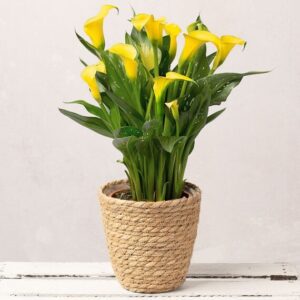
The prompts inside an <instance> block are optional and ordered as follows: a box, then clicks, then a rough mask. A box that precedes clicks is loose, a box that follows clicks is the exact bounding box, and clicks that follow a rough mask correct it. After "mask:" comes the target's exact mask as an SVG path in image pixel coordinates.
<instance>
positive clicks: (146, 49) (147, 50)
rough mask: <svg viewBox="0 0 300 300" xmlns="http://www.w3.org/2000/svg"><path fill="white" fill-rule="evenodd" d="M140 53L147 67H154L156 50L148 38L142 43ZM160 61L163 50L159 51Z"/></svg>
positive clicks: (151, 68)
mask: <svg viewBox="0 0 300 300" xmlns="http://www.w3.org/2000/svg"><path fill="white" fill-rule="evenodd" d="M139 52H140V55H141V59H142V62H143V65H144V66H145V67H146V69H147V70H148V71H150V70H153V69H154V51H153V47H152V45H151V43H150V42H149V41H148V40H146V41H144V42H143V43H141V47H140V51H139ZM157 54H158V62H160V60H161V52H160V51H158V53H157Z"/></svg>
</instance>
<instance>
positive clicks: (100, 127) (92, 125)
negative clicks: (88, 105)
mask: <svg viewBox="0 0 300 300" xmlns="http://www.w3.org/2000/svg"><path fill="white" fill-rule="evenodd" d="M59 111H60V112H61V113H62V114H63V115H65V116H67V117H69V118H70V119H72V120H73V121H75V122H77V123H78V124H80V125H82V126H84V127H87V128H89V129H91V130H93V131H95V132H97V133H99V134H102V135H104V136H107V137H110V138H112V137H113V135H112V133H111V132H110V131H109V129H108V128H107V127H106V125H105V124H104V122H103V121H102V120H101V119H99V118H95V117H86V116H81V115H78V114H76V113H74V112H71V111H68V110H65V109H61V108H60V109H59Z"/></svg>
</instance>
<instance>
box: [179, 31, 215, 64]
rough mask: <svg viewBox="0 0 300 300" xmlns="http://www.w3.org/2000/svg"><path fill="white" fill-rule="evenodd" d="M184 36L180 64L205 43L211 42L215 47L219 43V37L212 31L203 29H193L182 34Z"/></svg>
mask: <svg viewBox="0 0 300 300" xmlns="http://www.w3.org/2000/svg"><path fill="white" fill-rule="evenodd" d="M184 37H185V45H184V48H183V50H182V53H181V56H180V59H179V65H180V66H182V65H183V64H184V63H185V62H186V61H187V60H189V59H190V58H192V57H193V55H194V54H195V53H196V52H197V50H198V49H199V48H200V47H201V46H202V45H204V44H205V43H208V42H211V43H213V44H214V45H215V46H216V47H217V49H218V48H219V45H220V39H219V38H218V37H217V36H216V35H214V34H213V33H211V32H209V31H205V30H194V31H191V32H190V33H189V34H184Z"/></svg>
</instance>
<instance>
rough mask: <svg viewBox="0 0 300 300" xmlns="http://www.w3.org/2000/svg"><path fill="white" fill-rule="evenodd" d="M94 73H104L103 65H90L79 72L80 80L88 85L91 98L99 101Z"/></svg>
mask: <svg viewBox="0 0 300 300" xmlns="http://www.w3.org/2000/svg"><path fill="white" fill-rule="evenodd" d="M96 72H101V73H106V69H105V65H104V63H103V62H102V61H100V62H99V63H98V64H96V65H90V66H87V67H85V68H84V70H83V71H82V72H81V78H82V79H83V80H84V81H85V82H86V83H87V84H88V86H89V88H90V91H91V94H92V96H93V97H94V98H95V100H97V101H101V95H100V91H99V88H98V84H97V81H96V77H95V76H96Z"/></svg>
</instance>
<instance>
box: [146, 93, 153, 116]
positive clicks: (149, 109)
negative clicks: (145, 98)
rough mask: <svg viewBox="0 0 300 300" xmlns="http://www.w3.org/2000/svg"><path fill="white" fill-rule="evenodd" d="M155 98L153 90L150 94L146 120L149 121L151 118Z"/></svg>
mask: <svg viewBox="0 0 300 300" xmlns="http://www.w3.org/2000/svg"><path fill="white" fill-rule="evenodd" d="M153 99H154V93H153V90H152V91H151V95H150V100H149V102H148V104H147V111H146V120H147V121H148V120H150V119H151V109H152V105H153Z"/></svg>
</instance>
